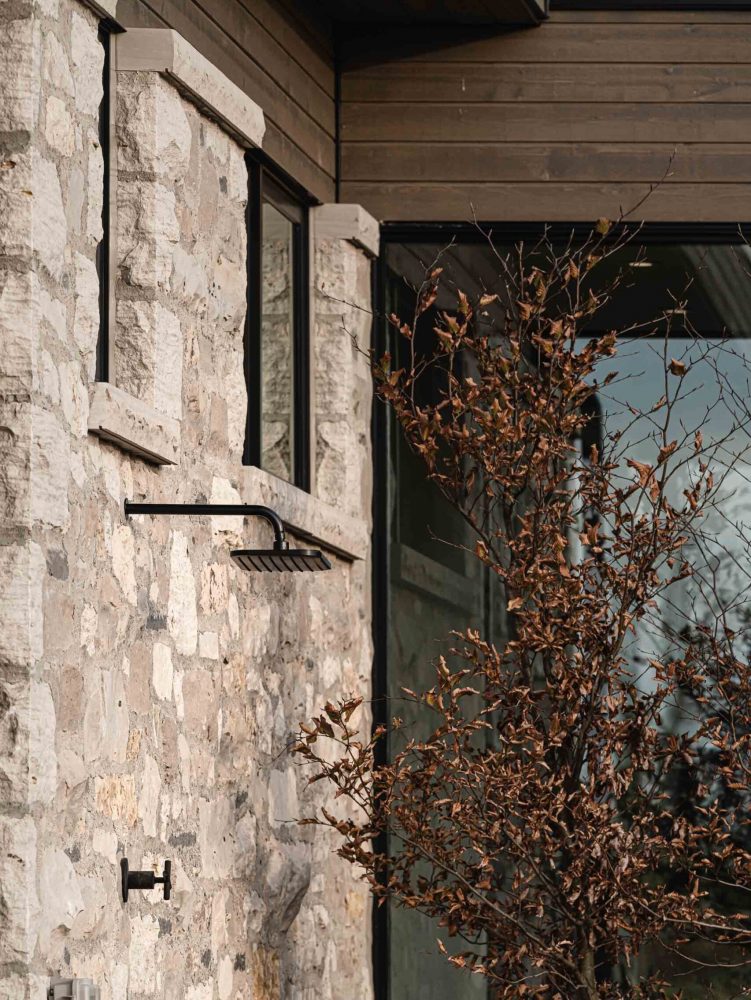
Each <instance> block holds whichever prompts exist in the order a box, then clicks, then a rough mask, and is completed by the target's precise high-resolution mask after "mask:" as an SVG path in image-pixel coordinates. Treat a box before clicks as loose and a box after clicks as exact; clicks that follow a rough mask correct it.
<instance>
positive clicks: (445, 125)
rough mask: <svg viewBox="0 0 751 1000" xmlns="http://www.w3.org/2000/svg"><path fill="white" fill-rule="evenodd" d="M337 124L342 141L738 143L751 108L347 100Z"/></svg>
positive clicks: (746, 134)
mask: <svg viewBox="0 0 751 1000" xmlns="http://www.w3.org/2000/svg"><path fill="white" fill-rule="evenodd" d="M341 123H342V133H341V134H342V139H343V140H344V141H345V142H363V141H367V142H373V141H383V140H389V141H391V142H397V141H401V142H447V141H450V142H453V143H457V144H458V145H459V144H464V143H468V142H488V143H503V142H534V141H541V140H544V141H546V142H553V141H559V142H671V143H680V142H735V141H738V140H743V139H746V138H748V137H749V134H750V133H749V125H751V106H749V105H745V104H712V105H710V104H626V103H623V104H619V103H607V104H600V103H587V102H585V101H581V102H577V103H570V104H556V105H547V104H519V103H513V102H510V103H507V104H482V103H477V104H411V103H402V104H360V103H348V104H345V105H343V107H342V118H341ZM457 155H461V152H460V150H457Z"/></svg>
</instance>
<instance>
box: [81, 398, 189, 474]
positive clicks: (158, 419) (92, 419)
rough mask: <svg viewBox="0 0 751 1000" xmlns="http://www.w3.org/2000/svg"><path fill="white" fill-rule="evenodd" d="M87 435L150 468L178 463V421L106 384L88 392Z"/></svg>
mask: <svg viewBox="0 0 751 1000" xmlns="http://www.w3.org/2000/svg"><path fill="white" fill-rule="evenodd" d="M89 433H90V434H95V435H96V436H97V437H100V438H103V439H104V440H105V441H109V442H110V443H111V444H115V445H117V446H118V447H120V448H122V449H123V450H125V451H129V452H131V453H132V454H134V455H138V457H139V458H143V459H144V460H145V461H147V462H151V463H152V464H153V465H177V463H178V462H179V461H180V421H179V420H175V418H174V417H168V416H166V415H165V414H164V413H159V411H158V410H155V409H154V408H153V407H152V406H148V405H147V404H146V403H144V402H142V401H141V400H140V399H136V397H135V396H131V395H130V394H129V393H127V392H123V390H122V389H118V388H117V386H114V385H110V384H109V383H108V382H96V383H95V384H94V385H93V386H92V388H91V393H90V406H89Z"/></svg>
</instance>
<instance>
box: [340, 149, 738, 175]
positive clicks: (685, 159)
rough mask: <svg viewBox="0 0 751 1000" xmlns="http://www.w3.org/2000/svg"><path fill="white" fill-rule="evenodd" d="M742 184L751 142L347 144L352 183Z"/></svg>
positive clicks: (345, 158)
mask: <svg viewBox="0 0 751 1000" xmlns="http://www.w3.org/2000/svg"><path fill="white" fill-rule="evenodd" d="M667 171H669V177H668V179H669V180H670V182H671V183H688V182H691V183H702V182H703V183H716V184H726V183H735V184H742V183H744V182H747V181H748V179H749V178H751V142H749V143H732V144H721V143H720V144H712V143H708V144H706V145H704V144H697V145H681V146H677V147H675V146H671V145H670V144H656V145H648V144H644V143H602V144H601V143H583V144H578V143H559V144H548V143H503V144H499V145H482V146H472V145H465V146H462V147H461V148H460V149H459V150H457V148H456V147H455V146H453V145H447V144H444V143H420V144H414V143H408V144H406V145H405V144H400V143H372V144H371V143H344V145H343V146H342V172H343V175H344V176H345V177H346V178H347V181H348V182H358V181H372V182H382V181H386V182H393V181H409V182H415V183H417V182H423V181H427V182H448V181H450V182H458V183H462V182H476V181H478V182H483V183H484V182H494V181H495V182H499V181H569V182H571V181H575V182H576V181H578V182H581V181H618V182H628V181H646V182H648V183H651V182H654V181H657V180H660V179H661V178H662V177H664V176H665V175H666V172H667Z"/></svg>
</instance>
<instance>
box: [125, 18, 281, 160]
mask: <svg viewBox="0 0 751 1000" xmlns="http://www.w3.org/2000/svg"><path fill="white" fill-rule="evenodd" d="M115 47H116V52H115V60H116V62H115V65H116V68H117V71H118V73H128V72H139V71H140V72H142V71H146V72H154V73H161V74H162V75H163V76H165V77H167V79H168V80H170V81H171V82H172V83H173V84H174V85H175V86H176V87H177V89H178V90H179V91H180V93H181V94H183V95H184V96H185V97H186V98H187V99H188V100H190V101H192V102H193V103H194V104H195V105H196V106H197V107H198V109H199V110H200V111H201V112H202V113H203V114H205V115H206V116H207V117H208V118H211V119H213V120H214V121H216V122H217V123H218V124H219V125H220V126H221V127H222V128H224V129H225V131H227V132H229V133H230V135H232V136H233V137H234V138H235V139H236V140H237V141H238V142H239V143H240V145H242V146H245V147H248V148H249V147H251V146H260V145H261V143H262V141H263V134H264V131H265V129H266V123H265V121H264V117H263V111H262V110H261V108H260V107H259V106H258V105H257V104H256V103H255V101H253V100H251V98H250V97H248V95H247V94H245V93H244V92H243V91H242V90H241V89H240V88H239V87H238V86H236V84H234V83H233V82H232V81H231V80H230V79H229V78H228V77H226V76H225V75H224V73H222V71H221V70H220V69H218V68H217V67H216V66H215V65H214V64H213V63H212V62H210V61H209V60H208V59H206V57H205V56H203V55H201V53H200V52H199V51H198V49H195V48H193V46H192V45H191V44H190V43H189V42H187V41H186V40H185V39H184V38H183V36H182V35H180V34H179V33H178V32H177V31H173V30H172V29H171V28H130V29H128V31H125V32H123V33H122V34H120V35H116V36H115Z"/></svg>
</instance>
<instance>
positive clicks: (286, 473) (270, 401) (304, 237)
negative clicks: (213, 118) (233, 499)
mask: <svg viewBox="0 0 751 1000" xmlns="http://www.w3.org/2000/svg"><path fill="white" fill-rule="evenodd" d="M248 166H249V197H248V314H247V322H246V343H245V379H246V384H247V389H248V416H247V425H246V435H245V455H244V462H245V464H246V465H257V466H259V467H260V468H262V469H265V470H266V471H267V472H270V473H272V474H273V475H275V476H278V477H279V478H281V479H286V480H287V481H288V482H291V483H294V484H295V485H296V486H299V487H300V488H301V489H305V490H307V489H308V488H309V486H310V417H309V414H310V386H309V373H310V348H309V341H310V336H309V310H308V296H309V287H308V273H309V267H308V256H309V247H308V208H307V203H306V200H305V199H304V197H302V196H301V195H299V194H296V193H295V191H294V190H293V189H292V188H291V187H290V186H288V185H287V184H286V183H285V182H284V181H283V180H282V179H281V178H280V177H279V176H278V175H276V174H275V173H274V172H273V171H272V170H271V169H270V168H269V167H268V166H267V164H266V163H262V162H260V161H259V160H257V159H255V158H250V159H249V161H248Z"/></svg>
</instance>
